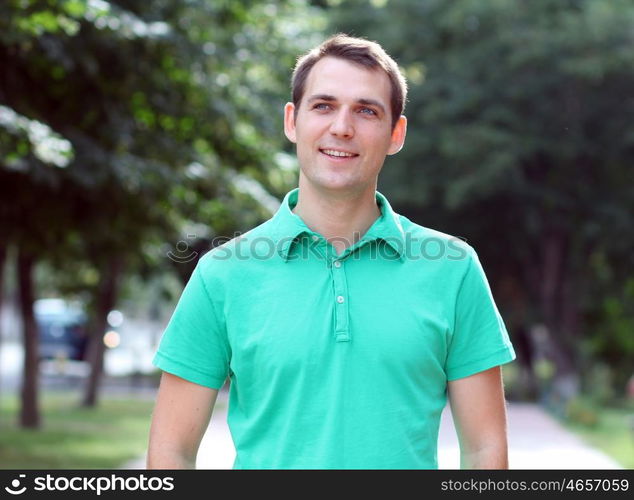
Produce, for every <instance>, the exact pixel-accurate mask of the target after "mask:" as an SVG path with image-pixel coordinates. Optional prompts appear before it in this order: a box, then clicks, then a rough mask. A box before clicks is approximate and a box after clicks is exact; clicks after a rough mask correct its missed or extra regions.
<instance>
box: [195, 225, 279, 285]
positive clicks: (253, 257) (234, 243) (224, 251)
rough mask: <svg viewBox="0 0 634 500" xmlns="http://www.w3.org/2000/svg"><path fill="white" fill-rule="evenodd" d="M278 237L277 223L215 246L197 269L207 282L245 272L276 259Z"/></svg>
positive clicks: (252, 230)
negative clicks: (268, 260) (248, 267)
mask: <svg viewBox="0 0 634 500" xmlns="http://www.w3.org/2000/svg"><path fill="white" fill-rule="evenodd" d="M277 247H278V235H277V232H276V228H275V221H274V219H268V220H267V221H265V222H263V223H262V224H260V225H258V226H256V227H254V228H253V229H250V230H249V231H247V232H246V233H243V234H239V235H236V236H234V237H233V238H230V239H227V240H226V241H224V242H222V243H221V244H218V245H216V246H214V247H213V248H212V249H211V250H209V251H208V252H206V253H205V254H204V255H203V256H202V257H201V258H200V259H199V261H198V264H197V268H198V270H199V272H200V273H201V275H202V276H203V278H204V279H206V278H210V277H213V276H216V277H223V276H225V275H227V273H232V272H234V270H235V269H236V268H240V269H242V270H244V268H245V266H248V265H249V264H250V263H253V262H256V261H261V260H266V259H269V258H275V257H276V256H277V250H278V248H277Z"/></svg>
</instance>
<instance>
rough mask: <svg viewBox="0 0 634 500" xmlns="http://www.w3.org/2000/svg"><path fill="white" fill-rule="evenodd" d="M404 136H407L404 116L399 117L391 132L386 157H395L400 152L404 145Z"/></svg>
mask: <svg viewBox="0 0 634 500" xmlns="http://www.w3.org/2000/svg"><path fill="white" fill-rule="evenodd" d="M405 134H407V118H405V115H401V117H400V118H399V119H398V121H397V122H396V125H395V126H394V130H392V138H391V139H390V148H389V149H388V150H387V154H388V155H395V154H396V153H398V152H399V151H400V150H401V148H402V147H403V144H404V143H405Z"/></svg>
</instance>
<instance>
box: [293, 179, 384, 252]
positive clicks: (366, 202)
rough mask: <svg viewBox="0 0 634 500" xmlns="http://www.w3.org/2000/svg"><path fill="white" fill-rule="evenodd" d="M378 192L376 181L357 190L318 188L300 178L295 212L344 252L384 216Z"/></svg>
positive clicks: (311, 227) (338, 250)
mask: <svg viewBox="0 0 634 500" xmlns="http://www.w3.org/2000/svg"><path fill="white" fill-rule="evenodd" d="M375 191H376V184H375V185H374V186H370V187H369V188H368V189H366V190H364V191H359V192H354V193H351V192H343V191H342V192H331V191H322V190H320V191H317V190H315V189H314V188H313V187H312V186H310V185H307V183H304V182H302V179H301V178H300V182H299V196H298V198H297V205H295V208H294V209H293V213H295V214H296V215H298V216H299V217H301V219H302V220H303V221H304V223H305V224H306V225H307V226H308V227H309V228H310V229H311V230H313V231H315V232H317V233H319V234H321V235H322V236H323V237H324V238H326V240H327V241H329V242H330V243H331V245H332V246H333V247H335V250H336V251H337V253H338V254H340V253H341V252H343V251H344V250H345V249H346V248H347V247H349V246H351V245H353V244H354V243H356V242H357V241H358V240H359V239H360V238H361V237H362V236H363V235H364V234H365V233H366V232H367V230H368V229H370V226H372V224H373V223H374V222H375V221H376V219H377V218H378V217H379V216H380V215H381V210H380V209H379V207H378V206H377V204H376V198H375Z"/></svg>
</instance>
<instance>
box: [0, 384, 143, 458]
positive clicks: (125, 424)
mask: <svg viewBox="0 0 634 500" xmlns="http://www.w3.org/2000/svg"><path fill="white" fill-rule="evenodd" d="M78 400H79V397H78V395H77V394H74V393H45V394H43V396H42V401H41V404H40V408H41V413H42V427H41V429H39V430H27V429H20V428H18V426H17V418H18V416H17V415H18V400H17V398H16V397H8V396H7V397H3V399H2V401H1V404H0V410H1V411H0V469H113V468H119V467H121V466H122V465H123V464H124V463H125V462H126V461H128V460H131V459H134V458H138V457H140V456H142V455H143V454H144V452H145V450H146V448H147V439H148V433H149V428H150V419H151V414H152V409H153V406H154V402H153V401H152V400H149V399H134V398H132V397H130V396H125V397H114V396H106V395H104V396H103V398H102V400H101V402H100V404H99V407H98V408H96V409H88V408H80V407H79V406H78Z"/></svg>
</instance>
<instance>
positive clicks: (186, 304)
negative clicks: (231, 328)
mask: <svg viewBox="0 0 634 500" xmlns="http://www.w3.org/2000/svg"><path fill="white" fill-rule="evenodd" d="M224 325H225V322H224V318H222V317H219V316H218V311H216V309H215V305H214V303H213V302H212V300H211V298H210V296H209V293H208V291H207V289H206V287H205V283H204V281H203V276H202V274H201V270H200V263H199V264H198V266H196V268H195V269H194V272H193V273H192V275H191V277H190V279H189V281H188V283H187V286H186V287H185V289H184V290H183V293H182V295H181V297H180V299H179V301H178V304H177V305H176V309H175V310H174V313H173V314H172V317H171V319H170V321H169V323H168V325H167V328H166V329H165V332H164V333H163V336H162V338H161V342H160V345H159V348H158V350H157V352H156V354H155V356H154V359H153V361H152V363H153V364H154V365H155V366H157V367H158V368H160V369H161V370H163V371H166V372H169V373H172V374H174V375H177V376H179V377H181V378H184V379H186V380H189V381H190V382H194V383H196V384H199V385H203V386H205V387H210V388H212V389H220V388H221V387H222V385H223V384H224V381H225V380H226V378H227V375H228V374H229V362H230V348H229V344H228V341H227V335H226V329H225V327H224Z"/></svg>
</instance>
